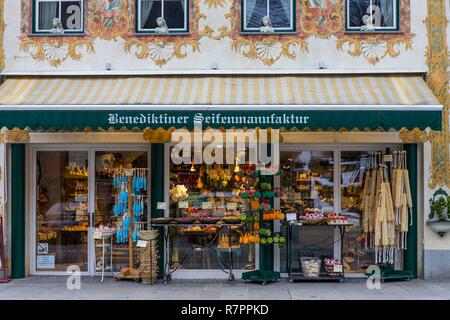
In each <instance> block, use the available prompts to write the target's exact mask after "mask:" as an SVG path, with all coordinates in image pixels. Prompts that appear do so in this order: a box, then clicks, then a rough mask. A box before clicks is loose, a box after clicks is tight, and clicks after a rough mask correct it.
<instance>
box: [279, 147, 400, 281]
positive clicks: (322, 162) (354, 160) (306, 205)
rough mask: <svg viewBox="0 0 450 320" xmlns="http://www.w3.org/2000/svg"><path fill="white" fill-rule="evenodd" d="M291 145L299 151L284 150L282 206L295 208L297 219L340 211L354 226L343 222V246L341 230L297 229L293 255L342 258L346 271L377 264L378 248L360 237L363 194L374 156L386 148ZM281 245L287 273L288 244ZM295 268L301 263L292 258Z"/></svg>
mask: <svg viewBox="0 0 450 320" xmlns="http://www.w3.org/2000/svg"><path fill="white" fill-rule="evenodd" d="M391 147H392V146H391ZM289 148H290V149H291V150H295V151H288V150H284V151H283V149H282V151H281V155H280V159H281V163H280V167H281V175H280V178H279V185H280V188H281V191H282V197H281V198H280V208H281V210H282V211H289V210H291V211H292V212H296V213H297V215H298V218H300V217H301V218H307V219H308V220H310V221H314V220H316V221H319V220H321V219H325V218H326V217H327V215H335V214H338V215H340V216H343V217H345V218H346V219H347V221H348V222H349V225H351V226H348V227H345V231H346V232H345V236H344V238H343V244H342V247H341V243H340V237H339V235H338V234H337V233H336V230H333V229H332V228H327V227H324V226H321V225H317V226H308V228H301V229H295V232H294V233H293V234H292V235H291V236H292V239H291V243H290V245H291V246H292V251H291V252H293V253H294V254H295V256H294V259H297V258H299V257H300V256H313V257H317V258H321V259H322V258H339V259H342V264H343V267H344V269H345V271H346V272H351V273H363V272H365V270H366V269H367V267H368V266H369V265H372V264H374V262H375V252H374V249H370V248H368V246H366V243H367V242H366V241H365V240H366V239H364V237H363V236H362V230H361V221H362V212H363V208H362V207H361V205H362V198H361V195H362V193H363V188H364V177H365V174H366V172H367V170H368V168H370V161H371V155H373V154H374V153H377V152H383V151H384V150H385V148H383V147H380V148H374V147H371V148H370V147H369V148H364V147H361V149H358V150H345V149H344V148H336V147H334V148H330V149H329V150H326V149H323V150H315V149H310V148H308V147H304V148H303V147H299V148H294V147H289ZM393 148H395V146H393ZM280 231H281V232H282V234H283V235H286V232H287V231H286V229H285V228H283V227H281V228H280ZM279 250H280V256H279V259H280V262H279V263H280V266H279V268H280V271H281V272H283V273H285V272H287V270H288V266H287V264H288V262H287V260H288V259H287V248H286V246H284V247H280V248H279ZM341 250H342V252H341ZM292 268H293V269H292V271H293V272H296V268H297V269H298V268H299V264H295V263H294V264H293V265H292ZM297 271H298V270H297Z"/></svg>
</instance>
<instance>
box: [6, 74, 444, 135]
mask: <svg viewBox="0 0 450 320" xmlns="http://www.w3.org/2000/svg"><path fill="white" fill-rule="evenodd" d="M441 109H442V107H441V106H440V104H439V102H438V101H437V100H436V98H435V97H434V96H433V94H432V93H431V91H430V90H429V88H428V87H427V85H426V83H425V82H424V80H423V79H422V78H421V77H420V76H417V75H399V74H396V75H367V76H361V75H217V76H211V75H208V76H199V75H195V76H194V75H177V76H170V75H169V76H132V77H130V76H115V77H100V76H97V77H87V78H86V77H16V78H9V79H7V80H6V81H5V82H4V83H3V84H2V86H1V87H0V127H8V128H11V127H30V128H31V129H38V128H39V129H50V128H52V129H56V130H62V129H69V130H70V129H71V128H85V127H90V128H93V129H96V128H109V127H115V128H121V127H127V128H130V129H131V128H140V129H143V128H146V127H152V128H157V127H163V128H169V127H176V128H177V127H187V128H191V127H192V126H193V122H194V120H200V121H202V122H203V124H204V127H224V128H228V127H237V128H239V127H244V126H245V127H261V128H265V127H272V128H286V129H290V128H293V127H296V128H298V129H305V128H309V129H312V130H314V129H318V128H321V129H324V130H327V129H330V128H331V129H336V130H339V129H342V128H346V129H348V130H351V129H354V128H357V129H362V130H364V129H370V130H375V129H378V128H383V129H386V130H388V129H391V128H393V129H396V130H399V129H401V128H403V127H405V128H407V129H413V128H415V127H417V128H419V129H425V128H428V127H429V128H432V129H434V130H440V128H441V119H442V116H441Z"/></svg>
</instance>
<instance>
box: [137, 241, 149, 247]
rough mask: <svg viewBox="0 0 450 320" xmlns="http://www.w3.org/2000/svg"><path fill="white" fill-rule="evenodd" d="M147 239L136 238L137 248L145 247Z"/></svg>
mask: <svg viewBox="0 0 450 320" xmlns="http://www.w3.org/2000/svg"><path fill="white" fill-rule="evenodd" d="M147 243H148V241H145V240H138V242H137V243H136V247H138V248H145V247H146V246H147Z"/></svg>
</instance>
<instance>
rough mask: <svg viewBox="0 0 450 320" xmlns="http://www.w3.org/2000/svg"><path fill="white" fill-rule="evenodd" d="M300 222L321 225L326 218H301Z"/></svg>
mask: <svg viewBox="0 0 450 320" xmlns="http://www.w3.org/2000/svg"><path fill="white" fill-rule="evenodd" d="M301 221H302V224H310V225H321V224H324V223H325V222H326V221H327V219H325V218H317V219H301Z"/></svg>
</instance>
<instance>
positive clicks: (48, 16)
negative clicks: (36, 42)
mask: <svg viewBox="0 0 450 320" xmlns="http://www.w3.org/2000/svg"><path fill="white" fill-rule="evenodd" d="M58 4H59V3H58V2H56V1H54V2H40V3H39V29H40V30H50V29H51V28H52V27H53V19H55V18H56V17H57V16H58V7H59V5H58Z"/></svg>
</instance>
